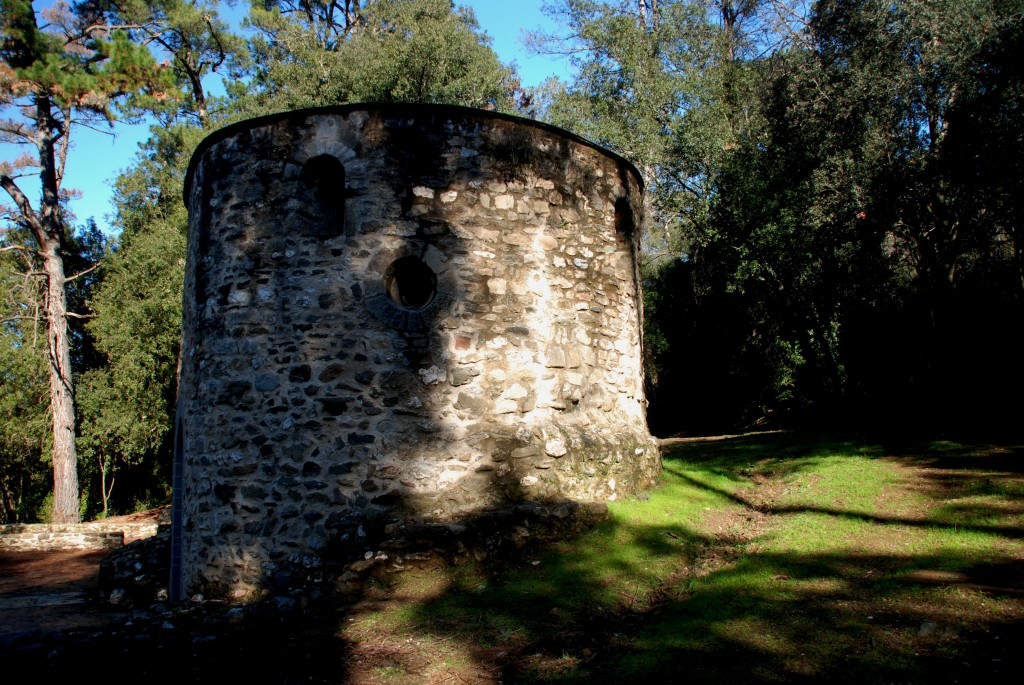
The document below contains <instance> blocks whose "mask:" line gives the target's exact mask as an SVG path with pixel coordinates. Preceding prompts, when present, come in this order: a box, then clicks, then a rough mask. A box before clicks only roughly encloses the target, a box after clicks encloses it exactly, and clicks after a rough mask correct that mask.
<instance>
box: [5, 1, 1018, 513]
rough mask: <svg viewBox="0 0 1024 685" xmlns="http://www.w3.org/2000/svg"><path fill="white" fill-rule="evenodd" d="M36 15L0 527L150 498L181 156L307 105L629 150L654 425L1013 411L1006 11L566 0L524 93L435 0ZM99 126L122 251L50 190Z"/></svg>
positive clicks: (1008, 418) (11, 187)
mask: <svg viewBox="0 0 1024 685" xmlns="http://www.w3.org/2000/svg"><path fill="white" fill-rule="evenodd" d="M36 4H37V5H38V6H37V7H33V5H32V3H31V2H29V0H0V13H2V14H0V22H2V26H3V32H2V35H0V108H2V110H3V114H2V115H0V142H3V143H6V144H8V145H7V147H6V148H5V149H13V150H15V151H16V152H15V153H14V154H11V155H8V156H7V158H6V159H4V160H3V161H0V187H2V189H3V191H4V192H3V193H2V194H0V198H2V200H3V201H2V202H0V295H2V299H0V523H6V522H15V521H32V520H53V521H76V520H79V519H80V518H81V517H86V518H91V517H96V516H102V515H106V514H108V513H111V512H123V511H127V510H131V509H133V508H137V507H144V506H148V505H150V504H153V503H160V502H164V501H167V499H168V496H169V495H168V490H169V487H170V485H169V483H170V464H171V458H170V450H171V439H170V437H171V427H172V425H173V410H174V403H175V391H176V389H175V371H176V367H177V354H178V337H179V331H180V319H181V287H182V286H181V284H182V278H183V272H184V254H185V237H184V236H185V225H186V221H187V216H186V212H185V209H184V206H183V204H182V201H181V191H182V183H183V176H184V171H185V167H186V165H187V163H188V160H189V158H190V155H191V152H192V150H193V149H194V148H195V146H196V145H197V144H198V142H199V141H200V140H201V139H202V138H203V137H205V136H206V135H208V134H209V133H210V132H211V131H213V130H216V129H218V128H220V127H223V126H224V125H226V124H228V123H231V122H233V121H237V120H240V119H244V118H248V117H252V116H257V115H260V114H267V113H271V112H275V111H282V110H288V109H295V108H299V107H309V106H319V105H330V104H343V103H351V102H380V101H405V102H440V103H452V104H460V105H468V106H473V107H484V108H489V109H495V110H498V111H504V112H509V113H513V114H518V115H523V116H529V117H533V118H537V119H541V120H544V121H548V122H550V123H553V124H555V125H558V126H562V127H565V128H568V129H570V130H572V131H574V132H576V133H578V134H580V135H582V136H584V137H586V138H589V139H590V140H593V141H595V142H597V143H600V144H602V145H605V146H607V147H609V148H611V149H613V150H615V151H617V152H619V153H621V154H622V155H624V156H625V157H627V158H628V159H630V160H631V161H632V162H633V163H634V164H635V165H636V166H637V168H638V169H639V170H640V171H641V173H642V174H643V176H644V179H645V182H646V186H647V206H646V208H645V237H644V254H643V255H642V261H643V270H644V279H645V326H646V331H645V333H646V335H645V356H646V362H647V371H648V393H649V399H650V410H649V420H650V424H651V427H652V430H653V431H654V432H655V433H656V434H659V435H671V434H676V433H680V432H687V433H709V432H714V431H722V430H736V429H743V428H748V427H751V426H756V425H787V426H793V425H801V424H803V425H829V426H837V427H850V428H857V429H865V428H900V429H906V428H920V429H932V430H938V429H941V430H947V431H948V430H954V429H964V430H1002V429H1013V428H1015V427H1016V426H1015V424H1016V423H1017V422H1019V420H1020V416H1021V410H1022V408H1024V407H1022V404H1024V403H1022V402H1021V394H1020V390H1019V389H1020V388H1021V387H1022V383H1024V364H1022V363H1021V361H1020V359H1019V358H1020V355H1021V350H1024V345H1022V344H1021V333H1022V328H1024V255H1022V244H1021V241H1022V237H1021V235H1020V231H1021V228H1020V227H1019V226H1018V225H1017V223H1016V221H1017V217H1018V216H1020V207H1019V205H1020V204H1021V203H1022V202H1024V169H1022V165H1024V78H1022V75H1024V72H1022V70H1021V68H1020V66H1019V65H1020V64H1022V63H1024V60H1022V59H1021V55H1020V54H1019V53H1021V52H1022V50H1024V0H972V1H971V2H964V0H887V1H883V0H820V1H818V2H810V1H809V0H808V1H804V0H606V1H603V2H601V1H598V0H552V2H551V3H549V7H548V11H549V12H550V13H551V16H552V17H553V18H555V19H556V20H557V22H558V26H559V27H560V30H559V31H557V32H555V33H554V34H552V35H532V36H530V39H529V40H530V45H531V47H532V48H533V49H535V50H537V51H539V52H551V53H559V54H565V55H569V56H570V57H571V60H572V64H573V66H574V69H573V72H572V73H573V76H572V77H571V78H570V79H568V80H559V79H555V78H552V79H550V80H549V81H547V82H545V83H544V84H543V85H542V86H540V87H538V88H523V87H522V86H521V85H520V83H519V80H518V78H517V74H516V71H515V68H514V66H510V65H506V64H502V62H501V61H500V59H499V58H498V56H497V55H496V54H495V52H494V51H493V50H492V48H491V47H490V44H489V40H488V38H487V37H486V35H485V34H484V33H482V31H481V30H480V27H479V25H478V24H477V22H476V20H475V18H474V17H473V14H472V12H471V11H469V10H467V9H464V8H461V7H458V6H456V5H455V4H454V3H452V2H450V0H362V1H361V0H254V2H253V3H252V7H251V8H250V9H249V11H248V15H247V18H246V19H245V21H244V22H243V24H242V25H241V26H232V25H231V24H229V23H228V22H226V21H225V20H224V19H222V18H221V15H220V14H219V13H218V10H219V9H220V8H219V6H218V3H217V2H216V0H83V1H81V2H74V3H72V4H70V5H69V4H65V3H63V2H57V3H36ZM43 5H45V7H46V8H45V9H42V8H41V7H42V6H43ZM1015 54H1016V55H1018V56H1017V57H1014V55H1015ZM221 81H222V82H223V86H222V87H213V84H216V83H219V82H221ZM116 118H120V119H126V120H129V121H136V122H138V125H139V126H147V125H148V126H150V137H149V140H148V141H147V142H146V143H145V144H144V145H143V146H142V148H141V149H140V151H139V152H138V154H137V156H136V158H135V161H134V163H133V164H132V166H131V167H130V168H129V169H127V170H126V171H125V172H124V173H122V174H121V175H120V176H119V177H118V178H117V179H116V180H115V181H114V187H115V206H116V209H115V227H116V238H111V237H109V236H107V235H104V234H103V233H101V232H100V231H99V230H97V228H96V226H95V224H94V223H92V222H91V221H90V220H85V221H84V222H83V221H79V220H78V219H77V218H76V217H75V216H73V215H72V214H71V212H70V211H69V209H68V200H69V198H71V197H72V193H73V191H72V190H71V189H69V188H65V187H64V185H63V183H62V181H63V173H64V165H65V160H66V159H67V158H68V156H69V155H74V154H76V152H75V150H74V148H73V141H74V139H75V135H76V132H77V131H79V130H80V129H81V128H82V127H104V126H107V125H108V123H109V122H110V121H112V120H114V119H116Z"/></svg>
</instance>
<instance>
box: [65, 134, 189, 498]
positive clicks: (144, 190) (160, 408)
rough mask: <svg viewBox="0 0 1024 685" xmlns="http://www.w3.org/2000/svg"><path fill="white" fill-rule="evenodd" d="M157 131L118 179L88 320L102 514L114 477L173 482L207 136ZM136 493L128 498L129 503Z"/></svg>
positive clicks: (87, 451)
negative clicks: (191, 245)
mask: <svg viewBox="0 0 1024 685" xmlns="http://www.w3.org/2000/svg"><path fill="white" fill-rule="evenodd" d="M153 134H154V135H153V137H152V138H151V139H150V141H149V142H148V143H147V144H146V146H145V149H144V151H143V152H142V153H140V154H139V156H138V159H137V161H136V164H135V166H134V167H133V168H132V169H130V170H128V171H126V172H124V173H123V174H122V175H121V176H120V177H119V178H118V179H117V181H116V183H115V206H116V209H117V214H116V216H115V221H114V223H115V225H117V226H118V227H119V228H120V230H121V232H120V235H119V238H118V241H117V243H116V245H115V248H114V249H113V250H112V251H111V252H110V253H109V254H107V255H106V257H105V258H104V259H103V261H102V263H101V267H100V274H101V277H102V281H101V282H100V284H99V285H98V287H97V288H96V291H95V293H94V294H93V296H92V297H91V298H90V305H91V307H92V310H93V312H94V318H92V319H91V320H90V321H89V323H88V330H89V332H90V333H91V334H92V335H93V336H94V338H95V341H96V347H97V350H98V352H99V354H100V355H101V356H102V357H103V359H104V363H103V364H102V365H100V366H98V367H96V368H94V369H91V370H89V371H87V372H86V373H85V374H83V376H82V378H81V380H80V383H79V387H80V390H79V396H80V398H81V403H80V406H81V414H82V419H83V420H82V435H81V439H80V443H81V446H82V453H83V457H84V458H86V459H88V460H90V461H91V462H92V463H93V464H95V465H96V467H97V470H98V472H99V479H100V482H99V490H100V492H101V500H102V505H103V512H104V513H107V512H108V511H109V508H110V502H111V493H112V491H113V485H114V480H115V475H116V474H117V473H120V472H123V471H124V470H125V469H131V468H135V470H136V471H138V470H139V469H138V467H143V466H147V467H148V468H144V469H142V471H143V473H142V474H135V476H136V477H134V478H133V479H131V480H128V481H127V482H128V483H129V484H130V485H135V486H136V487H138V486H139V485H140V483H141V481H142V480H143V479H145V478H146V477H148V476H151V475H155V476H156V483H155V484H153V485H154V486H155V487H158V488H160V487H162V486H163V485H164V484H165V483H166V482H169V476H170V474H169V473H167V469H166V466H167V465H169V464H170V459H169V458H165V457H167V456H168V455H167V452H166V450H168V449H169V448H170V446H169V436H170V434H171V427H172V426H173V417H174V403H175V389H176V385H175V381H176V371H177V362H178V350H179V344H180V335H181V288H182V282H183V280H184V263H185V234H186V228H187V224H188V216H187V212H186V210H185V207H184V205H183V203H182V201H181V188H182V179H183V176H184V173H185V165H186V164H187V160H188V159H189V157H190V155H191V150H192V149H193V148H194V146H195V145H196V144H197V143H198V142H199V140H200V138H201V137H202V136H203V135H204V132H203V130H202V129H198V128H195V127H193V126H190V125H187V124H179V125H175V126H171V127H163V126H156V127H154V128H153ZM154 472H155V474H154ZM124 475H125V477H128V476H130V475H131V474H130V473H129V474H124ZM119 482H124V481H123V480H121V479H119ZM139 495H140V493H138V492H130V491H128V492H127V497H128V498H132V497H138V496H139ZM122 501H123V500H122Z"/></svg>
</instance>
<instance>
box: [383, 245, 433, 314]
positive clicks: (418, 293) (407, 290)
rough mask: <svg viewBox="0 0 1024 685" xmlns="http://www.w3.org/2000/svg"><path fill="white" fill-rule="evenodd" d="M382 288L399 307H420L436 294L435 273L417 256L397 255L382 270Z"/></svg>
mask: <svg viewBox="0 0 1024 685" xmlns="http://www.w3.org/2000/svg"><path fill="white" fill-rule="evenodd" d="M384 289H385V290H386V291H387V293H388V297H389V298H390V299H391V301H392V302H394V303H395V304H397V305H398V306H399V307H404V308H406V309H420V308H422V307H426V306H427V305H428V304H430V302H431V300H433V299H434V295H436V294H437V275H436V274H435V273H434V272H433V271H432V270H431V268H430V267H429V266H427V265H426V264H424V263H423V261H422V260H420V259H419V258H418V257H413V256H408V257H399V258H398V259H396V260H395V261H393V262H391V266H389V267H388V268H387V271H385V272H384Z"/></svg>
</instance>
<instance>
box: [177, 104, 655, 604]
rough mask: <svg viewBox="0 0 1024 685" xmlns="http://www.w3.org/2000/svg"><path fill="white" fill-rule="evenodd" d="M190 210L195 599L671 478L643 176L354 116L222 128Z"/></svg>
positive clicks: (544, 133) (416, 118)
mask: <svg viewBox="0 0 1024 685" xmlns="http://www.w3.org/2000/svg"><path fill="white" fill-rule="evenodd" d="M185 192H186V202H187V204H188V206H189V213H190V221H189V236H188V237H189V242H188V245H189V247H188V261H187V268H186V280H185V301H184V322H183V344H182V351H181V372H180V391H179V392H180V401H179V412H178V429H177V436H178V437H177V450H176V454H177V456H176V464H175V466H176V474H175V497H176V501H175V524H174V545H173V554H172V557H173V558H172V565H173V566H174V577H173V578H172V590H174V591H176V592H177V594H178V595H179V596H182V595H188V594H191V593H194V592H205V593H207V594H210V595H221V596H223V595H228V596H235V597H241V596H243V595H245V594H247V593H250V592H253V591H259V590H261V589H264V588H266V587H267V586H268V584H269V583H271V582H273V580H274V578H275V577H277V576H278V575H279V574H280V573H281V569H283V568H286V567H289V566H296V565H298V566H300V567H301V566H304V567H306V568H315V567H316V566H317V565H318V564H320V563H321V561H322V557H323V556H324V555H325V554H327V553H328V551H329V550H330V549H331V548H332V545H333V544H335V543H337V542H338V541H339V540H351V539H355V538H357V537H358V536H360V535H362V534H363V533H364V531H365V530H367V529H368V528H369V526H367V525H365V524H367V522H370V521H376V522H382V521H383V522H385V523H387V522H388V521H392V522H397V521H401V520H407V519H409V518H414V519H416V520H428V521H429V520H449V521H450V520H459V519H465V518H467V517H472V516H474V514H476V513H479V512H483V511H487V510H492V509H494V508H497V507H501V506H503V505H507V504H510V503H514V502H517V501H522V500H537V499H547V498H559V497H564V498H572V499H577V500H609V499H615V498H616V497H621V496H623V495H625V494H629V493H633V492H635V491H637V490H639V489H642V488H646V487H648V486H649V485H651V484H652V481H653V479H654V478H655V476H656V474H657V473H658V470H659V467H660V457H659V454H658V450H657V446H656V443H655V442H654V440H653V439H652V438H651V436H650V434H649V432H648V429H647V424H646V419H645V400H644V392H643V367H642V353H641V323H640V292H639V289H640V281H639V275H638V271H637V261H636V256H637V249H638V241H639V235H638V233H639V231H638V226H639V224H640V216H639V213H640V211H641V208H642V207H643V202H642V187H641V180H640V177H639V175H638V173H637V171H636V169H634V168H633V167H632V166H631V165H630V164H629V163H628V162H626V161H625V160H623V159H622V158H620V157H618V156H616V155H614V154H612V153H610V152H608V151H606V150H602V149H601V148H598V147H596V146H594V145H593V144H591V143H588V142H587V141H585V140H582V139H580V138H578V137H576V136H573V135H571V134H569V133H567V132H565V131H562V130H559V129H556V128H553V127H551V126H547V125H545V124H540V123H537V122H534V121H529V120H525V119H520V118H516V117H512V116H507V115H503V114H497V113H494V112H487V111H480V110H472V109H465V108H459V107H448V106H430V105H416V106H412V105H354V106H347V107H335V108H329V109H318V110H307V111H301V112H292V113H287V114H280V115H274V116H270V117H265V118H261V119H255V120H251V121H245V122H242V123H239V124H236V125H234V126H230V127H228V128H225V129H223V130H221V131H218V132H217V133H215V134H213V135H212V136H210V137H209V138H208V139H206V140H205V141H204V142H203V143H202V145H200V147H199V149H198V150H197V151H196V153H195V155H194V157H193V158H192V163H191V166H190V167H189V172H188V177H187V181H186V191H185Z"/></svg>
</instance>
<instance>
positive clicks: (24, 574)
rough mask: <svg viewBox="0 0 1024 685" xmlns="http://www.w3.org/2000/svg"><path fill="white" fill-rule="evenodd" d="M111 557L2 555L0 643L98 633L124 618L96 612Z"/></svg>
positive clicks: (71, 553) (83, 553)
mask: <svg viewBox="0 0 1024 685" xmlns="http://www.w3.org/2000/svg"><path fill="white" fill-rule="evenodd" d="M106 555H107V552H103V551H100V552H95V551H67V552H3V553H0V640H2V639H5V638H10V637H12V636H15V635H22V634H25V633H31V632H49V631H51V630H66V629H75V628H93V627H95V628H100V627H103V626H106V625H109V624H110V623H112V622H114V621H118V620H120V619H121V618H123V616H124V615H125V614H124V612H116V611H111V610H108V609H105V608H102V607H100V606H97V604H96V602H95V599H96V592H97V576H98V574H99V567H100V562H101V561H102V560H103V558H104V557H105V556H106Z"/></svg>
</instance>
